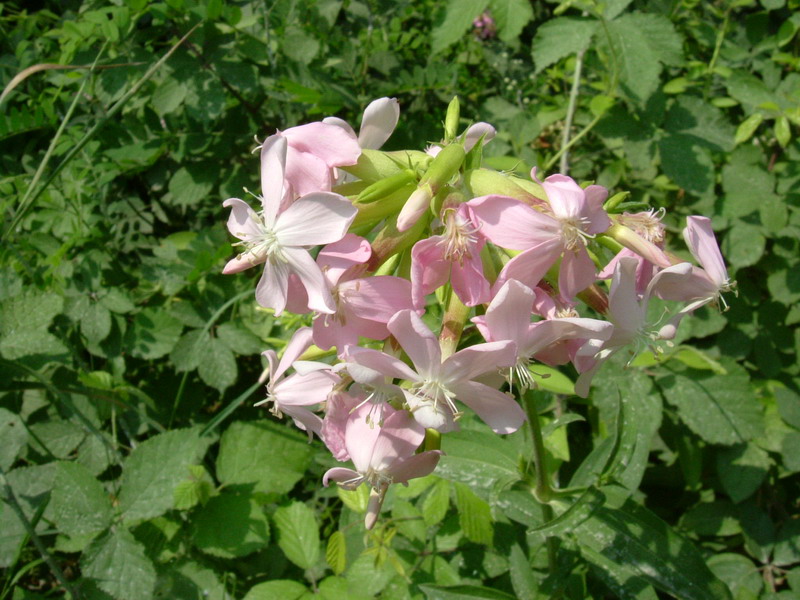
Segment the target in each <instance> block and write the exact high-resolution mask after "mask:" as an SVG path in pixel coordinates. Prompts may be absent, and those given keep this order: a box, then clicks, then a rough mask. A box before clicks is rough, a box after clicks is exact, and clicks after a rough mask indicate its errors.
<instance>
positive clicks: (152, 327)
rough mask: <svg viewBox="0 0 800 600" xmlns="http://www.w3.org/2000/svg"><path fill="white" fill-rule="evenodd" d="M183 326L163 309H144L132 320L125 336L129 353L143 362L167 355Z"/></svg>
mask: <svg viewBox="0 0 800 600" xmlns="http://www.w3.org/2000/svg"><path fill="white" fill-rule="evenodd" d="M182 330H183V325H181V323H180V322H179V321H177V320H176V319H174V318H173V317H171V316H170V315H169V313H168V312H167V311H166V310H164V309H163V308H150V307H148V308H145V309H143V310H142V311H141V312H139V313H138V314H137V315H136V317H135V318H134V320H133V326H132V327H131V328H130V329H128V331H127V333H126V335H125V346H126V347H127V349H128V350H129V351H130V353H131V354H132V355H133V356H135V357H137V358H143V359H145V360H154V359H157V358H161V357H162V356H165V355H167V354H169V352H170V351H171V350H172V348H173V347H174V346H175V344H176V343H177V341H178V338H179V337H180V335H181V331H182Z"/></svg>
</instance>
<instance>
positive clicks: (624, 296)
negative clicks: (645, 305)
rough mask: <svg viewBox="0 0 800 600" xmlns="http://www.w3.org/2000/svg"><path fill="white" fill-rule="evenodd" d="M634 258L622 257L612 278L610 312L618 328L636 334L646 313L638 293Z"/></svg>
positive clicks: (609, 299) (627, 333) (628, 333)
mask: <svg viewBox="0 0 800 600" xmlns="http://www.w3.org/2000/svg"><path fill="white" fill-rule="evenodd" d="M637 266H638V263H637V261H636V259H633V258H621V259H620V260H619V263H618V264H617V268H616V270H615V271H614V277H613V278H612V279H611V290H610V291H609V293H608V312H609V315H610V317H611V320H612V321H613V322H614V325H615V326H616V327H617V328H618V329H622V330H623V331H624V332H625V333H626V335H629V336H632V335H635V334H636V332H637V331H639V329H640V328H641V327H642V325H643V324H644V319H645V316H646V315H645V314H644V311H643V310H642V306H641V305H640V303H639V296H638V294H637V293H636V267H637Z"/></svg>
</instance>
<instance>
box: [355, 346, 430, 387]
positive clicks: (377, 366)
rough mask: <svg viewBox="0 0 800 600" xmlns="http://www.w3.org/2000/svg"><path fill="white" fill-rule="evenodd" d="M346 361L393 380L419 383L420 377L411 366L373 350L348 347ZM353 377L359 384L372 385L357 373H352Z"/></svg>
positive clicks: (370, 381)
mask: <svg viewBox="0 0 800 600" xmlns="http://www.w3.org/2000/svg"><path fill="white" fill-rule="evenodd" d="M345 360H346V361H347V362H348V363H355V364H356V365H361V366H364V367H367V368H368V369H370V370H371V371H374V372H377V373H380V374H381V375H385V376H387V377H392V378H393V379H407V380H409V381H419V380H420V377H419V375H417V374H416V373H415V372H414V371H412V370H411V369H410V368H409V366H408V365H407V364H406V363H404V362H403V361H402V360H400V359H399V358H396V357H394V356H389V355H388V354H386V353H385V352H381V351H379V350H373V349H372V348H361V347H360V346H347V348H345ZM350 375H351V377H353V379H355V380H356V381H358V382H359V383H367V384H370V385H371V384H372V380H371V379H369V380H368V379H367V378H363V377H359V376H358V374H357V373H356V372H353V371H351V372H350Z"/></svg>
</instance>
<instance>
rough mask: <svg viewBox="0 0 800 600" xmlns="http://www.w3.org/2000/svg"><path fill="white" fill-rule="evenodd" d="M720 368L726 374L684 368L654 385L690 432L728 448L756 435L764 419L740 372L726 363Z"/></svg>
mask: <svg viewBox="0 0 800 600" xmlns="http://www.w3.org/2000/svg"><path fill="white" fill-rule="evenodd" d="M723 366H724V367H725V369H726V370H728V374H727V375H713V374H709V373H708V372H707V371H696V370H693V369H686V370H684V371H682V372H678V371H675V372H673V373H672V374H670V375H666V376H664V377H661V378H659V379H658V385H659V387H660V388H661V390H662V391H663V393H664V397H665V398H666V399H667V402H669V403H670V404H672V405H673V406H675V407H676V408H677V409H678V414H679V416H680V418H681V420H682V421H683V422H684V423H686V425H688V426H689V428H690V429H691V430H692V431H694V432H695V433H696V434H697V435H699V436H700V437H702V438H703V439H704V440H706V441H707V442H710V443H712V444H725V445H729V446H730V445H733V444H738V443H741V442H746V441H748V440H751V439H753V438H755V437H757V436H758V435H760V433H761V432H762V431H763V428H764V418H763V414H762V410H761V405H760V404H759V402H758V400H757V399H756V397H755V394H754V393H753V391H752V389H751V388H750V378H749V377H748V376H747V373H746V372H745V371H744V369H742V368H741V367H739V366H738V365H736V364H735V363H731V362H727V361H726V362H725V363H723Z"/></svg>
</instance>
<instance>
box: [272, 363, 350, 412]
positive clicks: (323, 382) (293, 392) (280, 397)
mask: <svg viewBox="0 0 800 600" xmlns="http://www.w3.org/2000/svg"><path fill="white" fill-rule="evenodd" d="M338 382H339V377H338V376H337V375H335V374H333V373H331V372H330V371H316V372H314V373H308V374H306V375H300V374H298V373H294V374H292V375H289V376H288V377H284V378H283V379H280V380H279V381H278V382H277V383H275V384H274V385H272V386H271V387H272V394H273V395H274V396H275V401H276V402H277V403H278V404H279V408H280V409H281V410H284V409H287V408H288V407H289V406H314V405H315V404H320V403H322V402H325V400H327V398H328V394H330V393H331V390H333V386H334V385H336V384H337V383H338Z"/></svg>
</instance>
